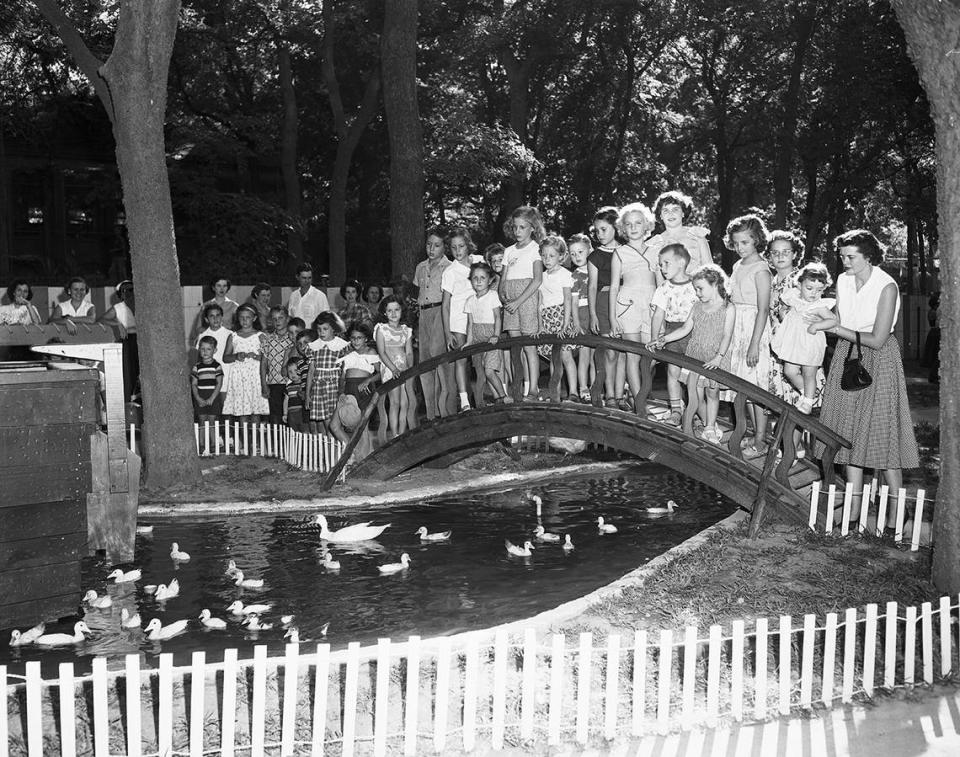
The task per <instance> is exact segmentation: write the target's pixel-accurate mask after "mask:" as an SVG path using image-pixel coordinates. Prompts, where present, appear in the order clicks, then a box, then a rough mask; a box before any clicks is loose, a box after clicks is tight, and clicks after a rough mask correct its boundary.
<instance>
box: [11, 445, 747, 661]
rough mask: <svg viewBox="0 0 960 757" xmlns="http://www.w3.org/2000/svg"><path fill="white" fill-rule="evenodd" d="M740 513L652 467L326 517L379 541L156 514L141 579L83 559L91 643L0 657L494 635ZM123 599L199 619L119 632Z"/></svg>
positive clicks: (141, 545) (258, 520) (135, 606)
mask: <svg viewBox="0 0 960 757" xmlns="http://www.w3.org/2000/svg"><path fill="white" fill-rule="evenodd" d="M528 492H529V493H530V494H536V495H537V496H539V497H540V498H541V499H542V503H543V504H542V514H541V517H540V522H541V523H542V525H543V527H544V528H545V529H546V530H547V531H548V532H552V533H556V534H563V535H565V534H569V535H570V536H571V539H572V542H573V544H574V549H573V550H564V549H563V548H562V547H561V545H560V544H557V543H544V542H538V541H536V540H535V539H534V538H533V532H534V529H535V528H536V526H537V525H538V518H537V512H536V506H535V505H534V503H533V502H532V500H531V498H530V496H528ZM668 499H673V500H674V501H675V502H676V503H677V504H678V505H679V509H677V510H676V511H675V512H674V513H673V514H670V515H662V514H652V513H648V512H647V510H646V508H647V507H651V506H654V507H656V506H663V505H664V504H665V503H666V501H667V500H668ZM735 509H736V505H735V504H734V503H733V502H732V501H730V500H729V499H727V498H725V497H723V496H722V495H720V494H718V493H717V492H715V491H713V490H711V489H709V488H707V487H706V486H704V485H702V484H700V483H698V482H695V481H693V480H691V479H688V478H686V477H684V476H682V475H680V474H678V473H676V472H674V471H671V470H669V469H666V468H663V467H661V466H658V465H654V464H649V463H646V464H636V465H629V466H624V468H622V469H618V470H616V471H611V472H605V473H603V474H599V475H598V474H596V473H594V474H592V475H585V476H577V475H573V476H569V477H565V478H562V479H556V480H550V481H541V482H539V483H538V484H537V485H535V486H532V487H530V488H529V489H528V488H526V487H525V488H521V489H504V490H488V491H482V492H469V493H464V494H460V495H445V496H441V497H437V498H433V499H429V500H424V501H419V502H407V503H401V504H397V505H395V506H392V507H384V506H378V507H376V508H366V509H364V508H360V509H358V508H350V509H347V508H344V509H341V510H337V509H332V510H326V511H324V512H325V515H326V517H327V518H328V519H329V521H330V528H331V529H337V528H339V527H341V526H344V525H348V524H353V523H358V522H362V521H373V522H375V523H381V524H382V523H390V527H389V528H387V529H386V531H385V532H384V533H383V535H382V536H381V537H380V538H379V539H377V540H376V541H375V542H364V543H362V544H353V545H343V544H333V543H328V542H323V541H322V540H321V538H320V532H319V529H318V528H317V527H316V526H311V525H310V524H309V523H307V522H306V521H308V520H309V519H310V518H311V516H309V515H308V514H306V513H303V514H283V515H269V516H250V515H238V516H229V517H219V518H205V519H169V520H159V519H157V520H154V521H147V523H151V524H152V525H153V533H152V534H151V535H149V536H138V537H137V545H136V566H137V567H139V568H141V569H142V571H143V578H142V580H141V581H138V582H136V583H135V584H114V583H113V582H112V581H108V580H107V575H108V574H109V573H110V571H111V569H112V568H113V567H115V566H112V565H108V564H105V563H103V562H97V561H95V560H90V561H88V562H87V563H86V564H85V566H84V576H83V586H84V588H85V589H94V590H96V591H97V592H98V593H99V594H101V595H103V594H104V593H108V594H109V595H110V597H111V599H112V604H111V606H110V607H109V608H105V609H93V608H86V609H85V610H84V611H83V614H82V616H81V617H82V618H83V620H84V621H85V622H86V623H87V625H88V626H89V627H90V629H91V630H92V632H93V633H92V635H91V636H90V637H89V638H88V639H87V641H86V642H85V643H83V644H78V645H76V646H70V647H67V648H63V649H41V648H38V647H33V646H29V647H21V648H18V649H13V648H10V647H8V646H6V640H7V639H9V637H10V631H9V629H8V630H5V631H3V632H2V637H0V638H2V639H3V640H4V641H3V646H2V647H0V663H3V662H14V663H16V662H17V661H25V660H30V659H40V660H43V661H44V667H45V669H46V667H47V664H48V663H49V664H51V665H52V664H53V663H55V662H59V661H63V660H68V659H76V657H81V658H88V657H90V656H94V655H110V656H113V655H120V654H126V653H131V652H137V651H141V652H143V653H144V654H145V656H146V659H147V662H148V663H150V664H153V661H154V658H155V656H156V654H158V653H159V652H161V651H163V652H174V653H176V656H177V660H176V661H177V663H178V664H181V663H186V662H188V661H189V658H188V653H189V652H191V651H193V650H196V649H205V650H207V658H208V660H216V659H220V658H221V657H222V650H223V649H225V648H230V647H236V648H238V649H239V650H240V654H241V656H251V655H252V648H253V646H254V645H255V644H264V643H266V644H269V645H270V646H271V653H272V654H275V653H280V652H281V651H282V648H283V635H284V629H283V627H282V623H281V616H284V615H293V616H294V621H293V625H295V626H297V628H298V629H299V634H300V639H301V642H306V641H314V642H316V641H326V642H329V643H330V644H332V645H333V646H334V647H339V646H345V645H346V643H347V642H349V641H361V642H365V643H372V642H375V640H376V639H377V638H378V637H390V638H392V639H394V640H402V639H405V638H406V637H407V636H409V635H411V634H419V635H420V636H422V637H428V636H435V635H442V634H454V633H458V632H462V631H467V630H472V629H479V628H486V627H489V626H492V625H495V624H498V623H504V622H509V621H514V620H518V619H522V618H525V617H529V616H532V615H535V614H537V613H539V612H543V611H544V610H549V609H551V608H554V607H556V606H558V605H560V604H562V603H564V602H567V601H569V600H572V599H575V598H577V597H580V596H582V595H584V594H586V593H588V592H590V591H593V590H594V589H597V588H598V587H600V586H603V585H605V584H608V583H610V582H611V581H613V580H615V579H617V578H619V577H621V576H622V575H624V574H625V573H627V572H629V571H631V570H633V569H634V568H636V567H637V566H639V565H642V564H643V563H644V562H646V561H647V560H649V559H651V558H653V557H655V556H657V555H659V554H661V553H662V552H664V551H665V550H667V549H669V548H670V547H672V546H674V545H676V544H678V543H679V542H681V541H683V540H685V539H687V538H688V537H690V536H692V535H693V534H695V533H697V532H698V531H700V530H702V529H703V528H705V527H707V526H709V525H712V524H713V523H716V522H717V521H718V520H720V519H721V518H723V517H725V516H727V515H728V514H730V513H731V512H733V511H734V510H735ZM598 516H603V518H604V519H605V520H606V521H607V522H609V523H613V524H615V525H616V526H617V529H618V531H617V533H614V534H605V535H601V534H600V533H599V532H598V529H597V518H598ZM141 525H143V522H141ZM420 526H425V527H427V529H428V530H429V531H430V532H440V531H446V530H451V531H452V536H451V537H450V539H449V540H447V541H440V542H433V543H426V542H424V543H421V541H420V539H419V537H418V536H417V535H416V534H415V532H416V531H417V529H418V528H419V527H420ZM505 539H509V540H510V541H511V542H514V543H516V544H522V543H523V542H524V540H526V539H531V540H532V541H533V543H534V547H535V549H534V552H533V554H532V556H531V557H529V558H522V557H514V556H512V555H508V553H507V550H506V549H505V545H504V540H505ZM173 542H177V543H178V545H179V548H180V549H181V550H183V551H185V552H187V553H189V554H190V557H191V559H190V560H189V561H188V562H180V563H177V562H175V561H173V560H172V559H171V557H170V551H171V544H172V543H173ZM326 550H329V552H330V555H331V558H332V559H333V560H335V561H337V562H339V563H340V569H339V570H330V569H328V568H326V567H324V565H323V559H324V558H323V554H324V552H325V551H326ZM404 552H406V553H408V554H409V556H410V564H409V567H408V568H407V569H406V570H403V571H400V572H397V573H395V574H393V575H381V573H380V571H379V569H378V566H381V565H384V564H388V563H396V562H397V561H398V560H399V558H400V556H401V554H402V553H404ZM229 560H234V561H235V562H236V564H237V565H238V566H239V567H240V569H241V570H243V572H244V574H245V576H246V577H248V578H255V579H263V581H264V587H263V589H261V590H257V589H245V588H239V587H237V586H235V585H234V584H233V583H232V581H231V578H230V577H229V576H227V575H226V574H225V570H226V568H227V564H228V561H229ZM125 567H130V566H125ZM173 578H177V580H178V581H179V583H180V586H181V589H180V594H179V596H177V597H174V598H171V599H169V600H167V601H166V602H158V601H157V599H156V598H155V597H154V596H153V595H152V594H150V593H148V591H147V589H146V587H147V586H148V585H151V584H161V583H163V584H169V583H170V581H171V579H173ZM237 599H239V600H241V601H242V602H243V603H245V604H250V603H261V604H270V605H271V609H270V610H269V611H266V612H265V613H264V614H263V617H262V622H263V623H269V624H273V625H274V627H273V628H272V629H269V630H261V631H259V632H258V633H253V632H251V631H249V630H248V629H247V628H245V627H243V626H241V625H240V622H239V621H240V619H241V618H239V617H236V616H234V615H233V614H231V613H230V612H228V611H227V610H226V608H227V606H228V605H230V604H231V603H232V602H234V601H235V600H237ZM124 608H126V609H127V610H128V612H129V613H131V614H133V613H137V612H139V614H140V616H141V618H142V619H143V624H144V626H145V625H146V624H147V623H148V621H149V620H150V619H152V618H159V619H160V620H161V621H162V623H163V624H164V625H167V624H169V623H172V622H174V621H176V620H180V619H189V620H190V624H189V626H188V630H187V632H186V633H184V634H182V635H180V636H176V637H174V638H171V639H169V640H166V641H163V642H159V643H157V642H152V641H149V640H147V639H146V638H145V636H144V635H143V633H142V631H141V630H140V629H135V630H128V629H123V628H122V627H121V621H120V618H121V611H122V609H124ZM204 608H208V609H209V610H210V611H211V613H212V615H213V616H214V617H217V618H222V619H224V620H226V621H227V627H226V629H225V630H208V629H205V628H203V627H202V626H201V625H200V623H199V621H197V617H198V615H199V614H200V612H201V610H202V609H204ZM75 620H76V618H74V619H72V620H70V621H66V620H65V621H63V622H60V623H54V624H48V628H47V632H48V633H50V632H60V631H67V632H69V631H71V630H72V623H73V621H75ZM327 624H329V625H328V626H327V629H328V630H327V635H326V636H323V635H322V633H321V632H322V630H323V627H324V626H325V625H327ZM82 667H85V666H83V665H81V668H82ZM45 673H46V670H45Z"/></svg>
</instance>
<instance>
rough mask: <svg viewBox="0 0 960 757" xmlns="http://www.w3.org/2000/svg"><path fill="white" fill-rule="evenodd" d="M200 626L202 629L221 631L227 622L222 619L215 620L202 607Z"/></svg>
mask: <svg viewBox="0 0 960 757" xmlns="http://www.w3.org/2000/svg"><path fill="white" fill-rule="evenodd" d="M200 625H202V626H203V627H204V628H213V629H215V630H218V631H222V630H223V629H224V628H226V627H227V621H225V620H223V619H222V618H215V617H213V616H212V615H211V614H210V611H209V610H208V609H207V608H206V607H204V608H203V609H202V610H201V611H200Z"/></svg>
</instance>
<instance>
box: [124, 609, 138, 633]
mask: <svg viewBox="0 0 960 757" xmlns="http://www.w3.org/2000/svg"><path fill="white" fill-rule="evenodd" d="M141 622H142V621H141V620H140V613H138V612H135V613H134V614H133V615H131V614H130V611H129V610H128V609H127V608H126V607H124V608H123V609H122V610H120V625H121V626H122V627H123V628H139V627H140V624H141Z"/></svg>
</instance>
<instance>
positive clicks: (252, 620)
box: [241, 613, 273, 631]
mask: <svg viewBox="0 0 960 757" xmlns="http://www.w3.org/2000/svg"><path fill="white" fill-rule="evenodd" d="M241 625H244V626H246V627H247V628H248V629H249V630H251V631H269V630H270V629H272V628H273V623H261V622H260V616H259V615H258V614H257V613H251V614H250V615H248V616H247V617H246V619H245V620H244V621H243V622H242V623H241Z"/></svg>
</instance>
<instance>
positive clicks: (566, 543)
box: [563, 534, 574, 552]
mask: <svg viewBox="0 0 960 757" xmlns="http://www.w3.org/2000/svg"><path fill="white" fill-rule="evenodd" d="M573 550H574V546H573V540H572V539H571V538H570V534H567V535H566V536H564V537H563V551H564V552H572V551H573Z"/></svg>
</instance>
